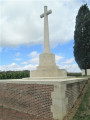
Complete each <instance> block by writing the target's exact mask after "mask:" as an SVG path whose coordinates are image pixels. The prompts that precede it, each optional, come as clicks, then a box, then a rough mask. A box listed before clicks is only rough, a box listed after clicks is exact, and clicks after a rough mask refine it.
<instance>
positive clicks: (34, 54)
mask: <svg viewBox="0 0 90 120" xmlns="http://www.w3.org/2000/svg"><path fill="white" fill-rule="evenodd" d="M28 56H29V57H31V58H34V57H38V56H39V53H37V51H33V52H31V53H29V55H28Z"/></svg>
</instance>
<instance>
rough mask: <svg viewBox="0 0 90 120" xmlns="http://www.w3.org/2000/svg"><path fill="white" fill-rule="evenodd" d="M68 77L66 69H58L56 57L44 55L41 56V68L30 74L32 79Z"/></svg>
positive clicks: (48, 54) (49, 54) (50, 54)
mask: <svg viewBox="0 0 90 120" xmlns="http://www.w3.org/2000/svg"><path fill="white" fill-rule="evenodd" d="M62 76H67V72H66V70H64V69H58V67H57V66H56V63H55V55H54V54H52V53H43V54H40V55H39V66H38V67H37V70H33V71H31V72H30V77H62Z"/></svg>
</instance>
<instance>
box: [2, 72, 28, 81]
mask: <svg viewBox="0 0 90 120" xmlns="http://www.w3.org/2000/svg"><path fill="white" fill-rule="evenodd" d="M26 77H30V71H28V70H25V71H3V72H0V79H21V78H26Z"/></svg>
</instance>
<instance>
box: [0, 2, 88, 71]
mask: <svg viewBox="0 0 90 120" xmlns="http://www.w3.org/2000/svg"><path fill="white" fill-rule="evenodd" d="M85 3H87V4H88V7H89V8H90V1H89V0H0V70H26V69H28V70H32V69H36V66H37V65H38V61H39V60H38V57H39V54H41V53H42V52H43V40H44V39H43V27H44V25H43V24H44V23H43V19H41V18H40V14H42V13H43V12H44V6H46V5H47V6H48V10H50V9H51V10H52V14H50V15H49V36H50V46H51V51H52V52H53V53H54V54H56V63H57V65H58V66H59V67H60V68H64V69H67V71H69V72H80V69H79V68H78V66H77V64H76V62H75V60H74V55H73V45H74V29H75V18H76V15H77V12H78V9H79V8H80V6H81V5H82V4H85Z"/></svg>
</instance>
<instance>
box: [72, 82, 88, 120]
mask: <svg viewBox="0 0 90 120" xmlns="http://www.w3.org/2000/svg"><path fill="white" fill-rule="evenodd" d="M72 120H90V82H89V85H88V89H87V91H86V93H85V96H84V98H83V100H82V102H81V104H80V106H79V109H78V111H77V113H76V114H75V116H74V117H73V119H72Z"/></svg>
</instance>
